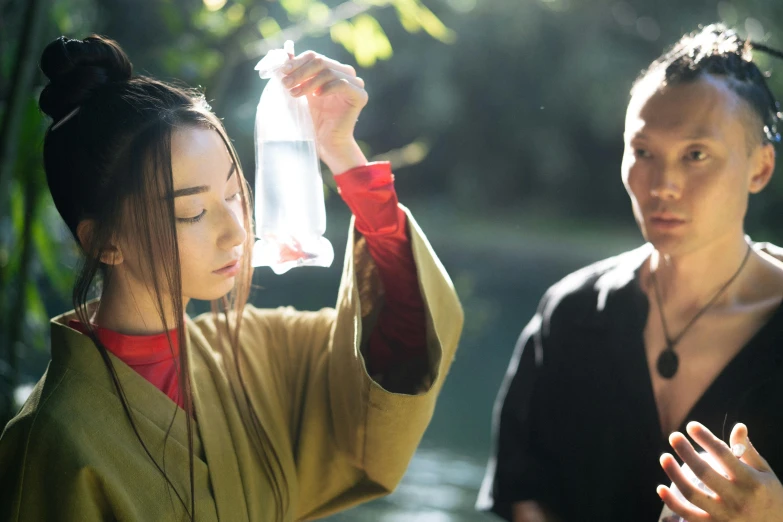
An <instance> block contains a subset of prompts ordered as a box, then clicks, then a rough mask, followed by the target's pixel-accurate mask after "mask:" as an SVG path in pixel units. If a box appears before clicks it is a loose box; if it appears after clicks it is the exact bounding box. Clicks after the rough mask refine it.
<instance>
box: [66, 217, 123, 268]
mask: <svg viewBox="0 0 783 522" xmlns="http://www.w3.org/2000/svg"><path fill="white" fill-rule="evenodd" d="M94 229H95V221H93V220H92V219H84V220H82V221H81V222H79V224H78V225H77V226H76V235H77V236H78V237H79V243H81V245H82V248H83V249H84V251H85V252H87V253H88V254H87V255H90V254H89V253H90V252H92V249H93V245H92V241H93V231H94ZM100 259H101V263H104V264H107V265H112V266H114V265H119V264H120V263H122V261H123V258H122V250H120V247H119V245H114V244H111V245H107V246H105V247H103V248H101V249H100Z"/></svg>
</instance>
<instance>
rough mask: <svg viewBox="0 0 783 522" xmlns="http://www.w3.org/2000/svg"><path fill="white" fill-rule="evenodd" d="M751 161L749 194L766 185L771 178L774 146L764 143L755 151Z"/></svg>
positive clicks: (759, 190) (755, 192) (773, 164)
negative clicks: (753, 159)
mask: <svg viewBox="0 0 783 522" xmlns="http://www.w3.org/2000/svg"><path fill="white" fill-rule="evenodd" d="M757 154H758V156H757V157H756V159H755V161H754V163H753V171H752V172H751V173H750V179H749V180H748V181H749V183H748V191H749V192H750V193H751V194H758V193H759V192H761V191H762V190H763V189H764V187H766V186H767V184H768V183H769V180H770V179H772V173H773V172H775V147H773V146H772V144H771V143H765V144H764V145H762V146H761V149H760V150H759V151H758V152H757Z"/></svg>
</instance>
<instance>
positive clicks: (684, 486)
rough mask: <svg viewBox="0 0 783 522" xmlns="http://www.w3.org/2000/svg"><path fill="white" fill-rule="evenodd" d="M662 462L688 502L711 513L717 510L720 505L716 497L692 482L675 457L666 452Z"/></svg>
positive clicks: (662, 456) (662, 465)
mask: <svg viewBox="0 0 783 522" xmlns="http://www.w3.org/2000/svg"><path fill="white" fill-rule="evenodd" d="M660 462H661V467H663V470H664V471H665V472H666V474H667V475H668V476H669V478H670V479H671V481H672V482H673V483H674V485H675V486H677V489H679V490H680V493H682V496H683V497H685V499H686V500H688V502H690V503H691V504H693V505H694V506H696V507H698V508H701V509H702V510H703V511H706V512H707V513H710V514H714V513H715V512H716V511H717V509H718V506H717V502H716V499H715V498H714V497H713V496H711V495H708V494H707V492H705V491H702V490H701V489H699V488H698V487H697V486H696V485H695V484H694V483H693V482H691V481H690V479H689V478H688V477H687V476H685V473H684V472H683V471H682V468H681V467H680V465H679V464H678V463H677V461H676V460H675V459H674V457H672V456H671V455H669V454H668V453H664V454H663V455H661V460H660ZM672 511H674V510H672Z"/></svg>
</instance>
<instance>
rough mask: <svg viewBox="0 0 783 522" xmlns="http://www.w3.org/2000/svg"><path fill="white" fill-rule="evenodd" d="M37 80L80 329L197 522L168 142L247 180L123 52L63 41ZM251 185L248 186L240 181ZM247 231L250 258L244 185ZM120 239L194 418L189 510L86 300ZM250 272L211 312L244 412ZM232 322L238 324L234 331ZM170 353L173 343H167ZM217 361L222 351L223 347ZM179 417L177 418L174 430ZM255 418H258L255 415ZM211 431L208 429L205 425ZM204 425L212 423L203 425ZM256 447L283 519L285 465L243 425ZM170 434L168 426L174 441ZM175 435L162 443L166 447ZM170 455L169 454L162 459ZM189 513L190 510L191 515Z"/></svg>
mask: <svg viewBox="0 0 783 522" xmlns="http://www.w3.org/2000/svg"><path fill="white" fill-rule="evenodd" d="M41 69H42V71H43V72H44V74H45V75H46V76H47V78H48V79H49V82H50V83H49V84H48V85H47V86H46V87H45V88H44V89H43V91H42V92H41V96H40V99H39V105H40V108H41V110H42V111H43V112H44V113H46V114H47V115H49V116H50V117H51V118H52V120H53V122H52V126H51V127H50V128H49V130H48V131H47V133H46V137H45V139H44V147H43V159H44V168H45V170H46V178H47V182H48V184H49V188H50V190H51V193H52V198H53V199H54V204H55V206H56V207H57V210H58V211H59V213H60V215H61V216H62V218H63V220H64V221H65V223H66V225H67V226H68V228H69V229H70V230H71V233H72V234H73V236H74V238H75V239H76V241H77V242H78V243H79V244H80V245H81V247H82V250H83V252H84V262H83V264H82V266H81V269H80V271H79V274H78V276H77V278H76V284H75V287H74V290H73V306H74V309H75V311H76V314H77V317H78V318H79V320H80V321H81V323H82V324H83V325H84V326H85V327H86V328H87V330H88V333H89V336H90V338H91V339H92V341H93V342H94V343H95V346H96V348H97V349H98V351H99V352H100V355H101V357H102V358H103V361H104V362H105V364H106V367H107V369H108V371H109V373H110V375H111V378H112V381H113V382H114V386H115V388H116V390H117V392H118V395H119V398H120V401H121V403H122V407H123V409H124V411H125V414H126V416H127V419H128V421H129V422H130V425H131V426H132V428H133V430H134V432H135V433H136V436H137V438H138V440H139V442H140V443H141V445H142V446H143V448H144V451H145V452H146V453H147V455H148V457H149V458H150V460H152V462H153V463H154V465H155V466H156V467H157V468H158V470H159V471H160V472H161V473H162V474H163V476H164V478H165V479H166V481H167V483H168V485H169V487H170V489H171V490H173V491H174V493H175V494H176V496H177V497H178V499H179V501H180V502H181V503H182V505H183V507H184V509H185V510H186V511H187V512H189V516H190V518H191V520H192V519H194V518H195V491H194V480H193V458H194V457H193V423H192V420H193V411H194V410H193V399H192V393H191V383H190V378H189V363H188V355H187V352H188V348H187V345H186V343H185V325H184V323H183V321H184V317H185V310H184V306H183V299H182V297H183V296H182V281H181V274H180V268H179V267H180V262H179V255H178V252H179V249H178V245H177V227H176V220H175V214H174V200H173V198H172V197H171V195H172V193H173V181H172V166H171V165H172V161H171V139H172V134H173V132H175V131H176V130H177V129H182V128H206V129H212V130H214V131H216V132H217V133H218V134H220V136H221V138H222V139H223V142H224V143H225V146H226V148H227V149H228V151H229V153H230V155H231V158H232V161H233V163H234V166H235V168H236V169H237V171H238V173H239V174H240V175H241V173H242V170H241V166H240V164H239V159H238V158H237V155H236V151H235V150H234V148H233V147H232V145H231V142H230V140H229V139H228V136H227V135H226V131H225V129H224V128H223V125H222V123H221V122H220V120H219V119H218V118H217V117H216V116H215V115H214V114H213V113H212V112H211V109H210V107H209V105H208V104H207V102H206V100H205V98H204V96H203V95H202V94H201V93H198V92H196V91H192V90H187V89H182V88H179V87H176V86H173V85H171V84H167V83H164V82H161V81H158V80H155V79H153V78H149V77H144V76H134V75H133V69H132V65H131V62H130V61H129V60H128V57H127V56H126V55H125V53H124V52H123V50H122V49H121V48H120V46H119V45H118V44H117V43H116V42H114V41H112V40H110V39H107V38H104V37H101V36H97V35H93V36H90V37H88V38H85V39H84V40H71V39H68V38H65V37H60V38H58V39H56V40H54V41H53V42H51V43H50V44H49V45H47V46H46V48H45V49H44V51H43V55H42V56H41ZM241 179H242V180H244V177H242V178H241ZM240 186H241V189H240V190H241V197H242V200H243V210H244V219H243V221H244V226H245V230H247V231H248V234H247V241H246V244H245V245H244V252H245V253H246V254H249V252H251V251H252V245H253V241H254V239H253V234H252V233H250V231H251V230H252V222H251V217H250V216H251V212H250V208H251V201H250V192H249V190H248V187H247V183H246V182H244V183H240ZM85 221H86V222H89V223H90V233H89V241H87V242H86V244H84V243H82V242H80V241H79V235H78V228H79V224H80V223H82V222H85ZM120 231H122V234H123V236H124V237H130V238H133V239H134V240H137V241H138V247H139V249H140V250H141V251H144V252H145V253H146V254H147V255H145V256H142V257H143V258H144V260H145V266H144V267H143V268H144V270H145V271H146V272H147V274H148V275H149V280H150V281H151V288H150V289H149V290H150V292H151V293H152V295H153V296H154V297H155V299H156V304H157V308H158V312H159V314H160V317H161V320H162V321H163V325H164V328H165V329H166V331H171V330H174V331H175V332H177V336H178V341H179V346H180V347H181V349H180V351H179V358H178V363H179V365H178V371H179V386H180V390H179V391H180V397H182V398H183V403H184V410H185V411H186V412H187V434H188V450H189V453H190V458H189V460H190V463H189V470H190V482H191V484H190V502H186V500H185V498H184V496H183V493H184V492H183V493H181V492H178V491H177V490H176V488H175V487H174V485H173V484H172V482H171V480H170V479H169V478H168V476H167V475H166V472H165V462H162V463H158V462H156V460H155V459H154V458H153V456H152V454H151V453H150V451H149V450H148V448H147V443H146V442H145V441H144V440H142V437H141V435H140V433H139V431H138V429H137V427H136V423H135V421H134V416H133V413H132V411H131V409H130V407H129V406H128V401H127V398H126V396H125V393H124V391H123V388H122V385H121V383H120V381H119V379H118V377H117V373H116V371H115V369H114V366H113V364H112V361H111V358H110V357H109V355H108V353H107V350H106V347H105V346H104V345H103V344H102V343H101V342H100V340H99V339H98V337H97V336H96V334H95V331H94V329H93V327H92V325H91V323H90V307H89V305H88V295H89V293H90V290H91V288H93V287H94V283H95V282H96V279H98V278H99V276H100V278H102V284H103V288H107V287H108V286H109V285H111V275H112V267H111V266H110V265H107V264H104V263H103V262H101V254H102V252H104V251H105V249H106V248H107V247H109V246H110V245H111V243H112V241H113V240H114V239H115V238H116V237H117V236H118V234H119V233H120ZM242 263H243V270H242V271H241V272H240V274H239V275H238V276H237V283H236V285H235V288H234V289H233V290H232V292H231V294H230V295H229V296H227V297H224V298H223V299H221V300H220V301H218V302H213V303H212V305H213V306H212V309H213V311H214V313H215V314H222V319H220V318H218V317H216V319H220V321H219V324H220V325H221V326H222V327H223V329H224V334H225V335H223V336H221V340H223V339H225V340H226V341H227V343H228V344H229V345H230V346H231V349H232V350H233V360H234V363H235V364H236V370H237V374H238V375H239V376H240V383H241V386H242V393H243V394H244V400H245V401H248V397H247V394H246V393H245V391H244V382H243V381H242V377H241V376H242V373H241V371H240V368H239V361H240V357H239V353H238V349H239V347H238V342H239V327H240V325H241V319H242V312H243V309H244V306H245V303H246V302H247V299H248V295H249V290H250V279H251V277H252V267H251V265H250V256H249V255H245V256H243V258H242ZM165 310H173V317H176V318H178V319H176V324H173V325H172V324H167V320H166V315H167V314H166V313H165V312H164V311H165ZM229 316H231V320H230V321H229ZM169 344H170V346H171V347H172V353H173V343H172V339H171V337H170V336H169ZM221 349H222V347H221ZM176 411H177V408H176V406H175V407H174V416H172V425H173V422H174V418H175V416H176ZM250 411H252V410H250ZM204 421H207V420H206V419H204ZM207 422H208V421H207ZM247 422H248V423H249V424H250V425H249V426H248V429H249V430H251V433H254V434H255V435H256V436H255V437H253V440H254V441H256V451H257V453H258V458H259V460H260V462H261V465H262V466H263V467H264V471H265V472H266V474H267V475H268V478H269V481H270V483H271V484H272V485H273V490H274V491H273V496H274V498H275V503H276V507H277V508H278V509H277V513H278V515H277V516H278V518H280V519H282V516H283V513H284V512H285V510H286V504H287V502H288V498H287V495H286V492H285V490H284V489H283V487H282V485H281V484H279V483H278V479H279V478H280V477H283V474H282V470H281V464H280V462H279V461H278V460H277V459H276V457H274V453H273V452H270V451H269V448H270V439H269V436H268V434H267V432H266V430H265V429H264V427H263V426H262V425H261V423H260V421H259V419H257V418H255V417H254V416H253V418H252V419H248V420H247ZM170 429H171V425H170V426H169V430H170ZM168 435H169V434H168V432H167V434H166V438H168ZM164 454H165V452H164ZM188 504H189V506H188Z"/></svg>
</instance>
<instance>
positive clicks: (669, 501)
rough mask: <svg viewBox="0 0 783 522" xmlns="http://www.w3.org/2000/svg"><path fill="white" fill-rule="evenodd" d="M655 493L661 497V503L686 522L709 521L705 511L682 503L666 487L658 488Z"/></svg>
mask: <svg viewBox="0 0 783 522" xmlns="http://www.w3.org/2000/svg"><path fill="white" fill-rule="evenodd" d="M657 491H658V496H659V497H661V500H663V503H664V504H666V506H667V507H668V508H669V509H671V510H672V511H674V512H675V513H676V514H677V515H679V516H680V517H682V518H684V519H685V520H687V521H688V522H702V521H704V522H707V521H709V520H710V518H711V517H710V515H709V514H708V513H707V512H706V511H704V510H702V509H699V508H697V507H695V506H693V505H689V504H688V503H687V502H683V500H682V499H681V498H679V497H678V496H677V495H675V494H674V492H673V491H672V490H671V489H669V488H668V487H666V486H658V490H657Z"/></svg>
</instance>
